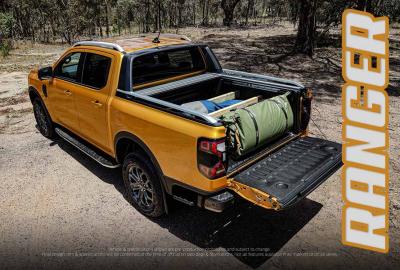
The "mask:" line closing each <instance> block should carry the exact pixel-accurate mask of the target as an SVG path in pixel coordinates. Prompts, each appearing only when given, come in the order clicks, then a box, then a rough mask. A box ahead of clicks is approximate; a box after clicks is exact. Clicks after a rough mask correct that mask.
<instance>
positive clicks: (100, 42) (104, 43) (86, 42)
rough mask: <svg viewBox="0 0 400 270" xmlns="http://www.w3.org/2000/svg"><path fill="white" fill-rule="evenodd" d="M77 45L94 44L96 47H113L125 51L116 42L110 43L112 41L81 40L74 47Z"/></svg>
mask: <svg viewBox="0 0 400 270" xmlns="http://www.w3.org/2000/svg"><path fill="white" fill-rule="evenodd" d="M77 46H94V47H101V48H107V49H112V50H116V51H118V52H122V53H125V51H124V49H122V47H121V46H119V45H118V44H115V43H110V42H102V41H79V42H76V43H75V44H74V45H73V47H77Z"/></svg>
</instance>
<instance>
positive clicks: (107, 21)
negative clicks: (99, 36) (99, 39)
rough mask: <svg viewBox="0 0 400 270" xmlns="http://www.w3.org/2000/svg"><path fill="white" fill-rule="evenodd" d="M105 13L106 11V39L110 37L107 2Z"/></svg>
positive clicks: (107, 2)
mask: <svg viewBox="0 0 400 270" xmlns="http://www.w3.org/2000/svg"><path fill="white" fill-rule="evenodd" d="M105 11H106V35H107V37H109V36H110V19H109V16H110V4H109V1H106V9H105Z"/></svg>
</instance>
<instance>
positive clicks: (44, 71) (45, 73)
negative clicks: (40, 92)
mask: <svg viewBox="0 0 400 270" xmlns="http://www.w3.org/2000/svg"><path fill="white" fill-rule="evenodd" d="M38 77H39V80H41V81H43V80H48V79H50V78H51V77H53V68H52V67H44V68H41V69H39V71H38Z"/></svg>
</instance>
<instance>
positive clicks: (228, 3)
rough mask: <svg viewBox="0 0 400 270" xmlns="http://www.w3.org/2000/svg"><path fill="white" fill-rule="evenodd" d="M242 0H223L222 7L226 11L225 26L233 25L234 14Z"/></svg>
mask: <svg viewBox="0 0 400 270" xmlns="http://www.w3.org/2000/svg"><path fill="white" fill-rule="evenodd" d="M239 2H240V0H222V1H221V8H222V10H223V11H224V15H225V17H224V19H223V24H224V25H225V26H231V25H232V22H233V14H234V11H235V7H236V5H237V4H238V3H239Z"/></svg>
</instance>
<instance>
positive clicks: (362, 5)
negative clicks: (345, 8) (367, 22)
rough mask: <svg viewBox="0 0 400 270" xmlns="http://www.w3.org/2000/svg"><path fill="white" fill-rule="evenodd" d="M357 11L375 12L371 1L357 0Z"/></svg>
mask: <svg viewBox="0 0 400 270" xmlns="http://www.w3.org/2000/svg"><path fill="white" fill-rule="evenodd" d="M356 9H358V10H362V11H366V12H369V13H373V12H374V10H373V7H372V1H371V0H357V4H356Z"/></svg>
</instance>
